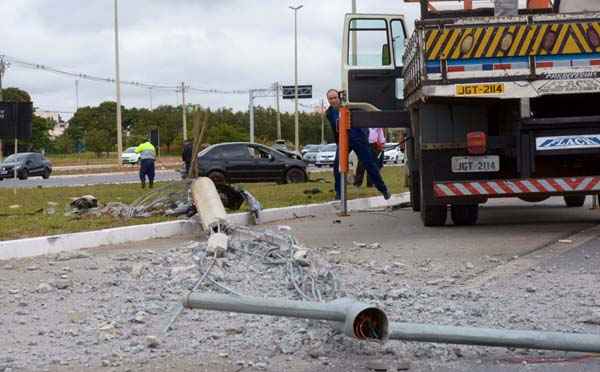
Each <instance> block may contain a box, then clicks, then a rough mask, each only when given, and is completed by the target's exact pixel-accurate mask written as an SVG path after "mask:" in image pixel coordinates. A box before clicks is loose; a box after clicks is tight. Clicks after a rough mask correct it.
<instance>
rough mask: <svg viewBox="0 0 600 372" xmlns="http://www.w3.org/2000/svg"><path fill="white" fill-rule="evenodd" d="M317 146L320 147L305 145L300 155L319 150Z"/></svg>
mask: <svg viewBox="0 0 600 372" xmlns="http://www.w3.org/2000/svg"><path fill="white" fill-rule="evenodd" d="M319 147H321V145H305V146H304V147H303V148H302V150H301V151H300V152H301V153H302V156H303V157H304V155H305V154H306V153H307V152H315V151H319Z"/></svg>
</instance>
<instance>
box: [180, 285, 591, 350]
mask: <svg viewBox="0 0 600 372" xmlns="http://www.w3.org/2000/svg"><path fill="white" fill-rule="evenodd" d="M183 306H184V307H186V308H188V309H204V310H217V311H228V312H238V313H246V314H260V315H274V316H284V317H292V318H306V319H317V320H327V321H332V322H338V323H340V325H342V328H343V332H344V334H346V335H347V336H350V337H354V338H357V339H359V340H372V341H375V340H380V341H384V340H386V339H390V340H401V341H419V342H434V343H446V344H460V345H479V346H498V347H518V348H526V349H543V350H563V351H579V352H600V335H593V334H577V333H561V332H540V331H518V330H502V329H489V328H475V327H454V326H438V325H429V324H419V323H400V322H396V323H390V324H388V320H387V319H388V318H387V316H386V315H385V313H384V312H383V311H382V310H380V309H378V308H376V307H375V306H371V305H367V304H363V303H360V302H355V301H353V300H351V299H347V298H345V299H339V300H335V301H332V302H330V303H319V302H305V301H290V300H285V299H273V298H258V297H248V296H236V297H233V296H224V295H217V294H190V295H189V296H187V297H186V298H185V299H184V300H183ZM388 327H389V328H388Z"/></svg>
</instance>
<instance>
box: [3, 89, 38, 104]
mask: <svg viewBox="0 0 600 372" xmlns="http://www.w3.org/2000/svg"><path fill="white" fill-rule="evenodd" d="M2 100H3V101H6V102H31V96H30V95H29V93H27V92H26V91H24V90H21V89H19V88H14V87H9V88H6V89H2Z"/></svg>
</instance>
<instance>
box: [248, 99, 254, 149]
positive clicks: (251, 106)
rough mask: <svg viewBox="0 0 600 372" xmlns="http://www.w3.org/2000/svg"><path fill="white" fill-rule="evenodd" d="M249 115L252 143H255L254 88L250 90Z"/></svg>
mask: <svg viewBox="0 0 600 372" xmlns="http://www.w3.org/2000/svg"><path fill="white" fill-rule="evenodd" d="M248 98H249V101H248V116H249V117H250V143H254V89H250V90H249V91H248Z"/></svg>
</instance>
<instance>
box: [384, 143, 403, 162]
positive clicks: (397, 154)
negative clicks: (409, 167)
mask: <svg viewBox="0 0 600 372" xmlns="http://www.w3.org/2000/svg"><path fill="white" fill-rule="evenodd" d="M383 161H384V162H385V163H395V164H399V163H404V153H403V152H402V150H401V149H400V145H399V144H398V143H386V144H385V146H384V147H383Z"/></svg>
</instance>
